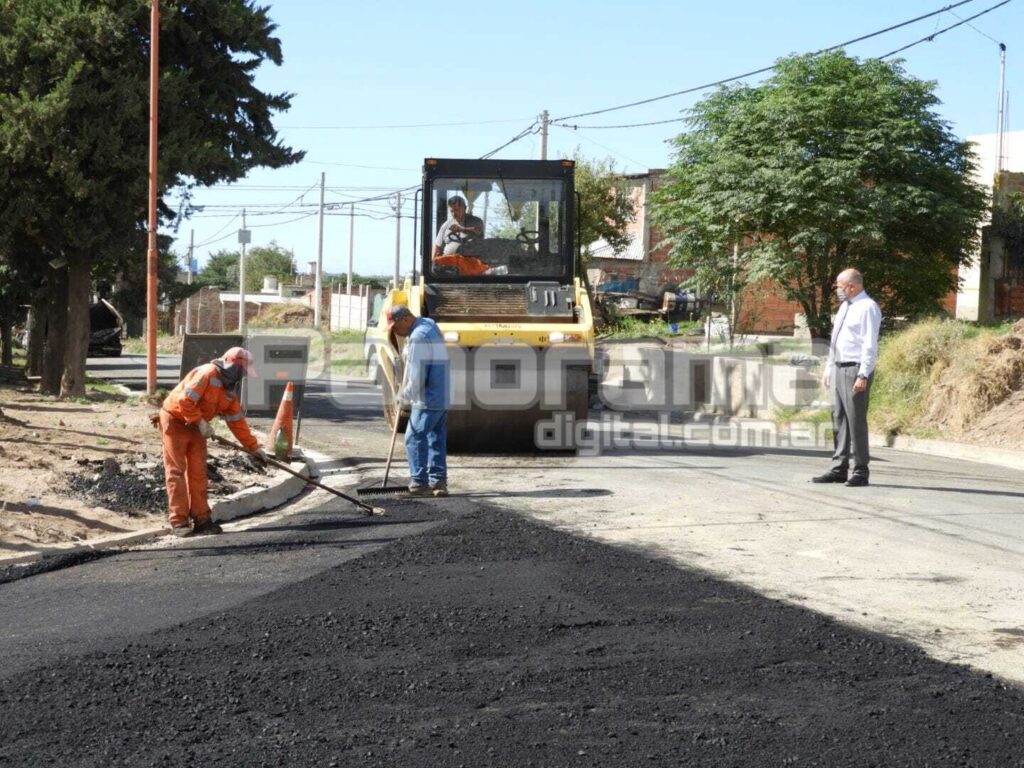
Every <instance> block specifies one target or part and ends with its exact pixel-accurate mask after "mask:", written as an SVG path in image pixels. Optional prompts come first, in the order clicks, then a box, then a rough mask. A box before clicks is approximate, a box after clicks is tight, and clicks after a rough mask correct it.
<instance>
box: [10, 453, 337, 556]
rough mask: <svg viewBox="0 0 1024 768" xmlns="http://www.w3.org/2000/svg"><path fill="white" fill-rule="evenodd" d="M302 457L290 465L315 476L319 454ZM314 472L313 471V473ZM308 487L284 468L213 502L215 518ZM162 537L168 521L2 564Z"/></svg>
mask: <svg viewBox="0 0 1024 768" xmlns="http://www.w3.org/2000/svg"><path fill="white" fill-rule="evenodd" d="M296 450H297V451H298V452H299V454H300V455H299V457H298V458H297V459H296V460H294V461H292V462H290V463H289V466H290V467H291V468H292V470H294V471H295V472H298V473H299V474H301V475H302V477H303V478H305V477H311V476H313V477H315V467H316V465H317V463H318V461H319V460H320V459H322V458H324V457H320V456H318V455H315V454H313V453H311V452H304V451H302V450H301V449H299V448H296ZM311 473H313V474H312V475H311ZM305 488H306V483H305V481H304V480H303V479H302V478H299V477H295V476H294V475H290V474H288V473H287V472H284V471H282V470H277V471H276V472H275V473H274V475H273V476H272V478H271V482H270V485H269V486H268V487H266V488H245V489H243V490H241V491H239V492H238V493H234V494H232V495H231V496H228V497H227V498H224V499H221V500H220V501H216V502H214V503H213V504H212V505H211V509H212V512H213V519H214V520H215V521H217V522H220V523H223V522H227V521H229V520H234V519H236V518H239V517H244V516H246V515H252V514H255V513H257V512H263V511H265V510H269V509H273V508H275V507H279V506H281V505H282V504H284V503H285V502H287V501H290V500H291V499H293V498H295V497H296V496H298V495H299V494H300V493H302V491H303V490H304V489H305ZM162 536H170V529H169V528H168V526H167V522H166V520H163V521H162V522H161V524H160V525H158V526H156V525H154V526H153V527H151V528H146V529H144V530H140V531H132V532H131V533H122V534H117V535H114V536H106V537H103V538H97V539H91V540H89V541H87V542H82V543H75V544H54V545H50V546H39V547H37V548H36V549H34V550H33V551H31V552H26V553H24V554H18V555H12V556H10V557H4V556H2V555H0V567H5V566H10V565H24V564H27V563H32V562H35V561H37V560H40V559H42V558H46V557H53V556H58V555H59V556H67V555H72V554H75V553H79V552H98V551H103V550H107V549H118V548H121V547H127V546H133V545H137V544H143V543H145V542H148V541H152V540H154V539H158V538H160V537H162Z"/></svg>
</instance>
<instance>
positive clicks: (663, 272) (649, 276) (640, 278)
mask: <svg viewBox="0 0 1024 768" xmlns="http://www.w3.org/2000/svg"><path fill="white" fill-rule="evenodd" d="M664 173H665V171H664V169H660V168H655V169H651V170H650V171H648V172H647V173H641V174H630V175H628V176H626V177H625V179H626V181H627V183H628V184H629V187H630V193H631V195H632V197H633V205H634V209H635V211H636V217H635V219H634V221H633V222H632V223H631V224H630V225H629V226H628V227H627V228H626V232H627V234H628V235H629V236H630V244H629V246H628V247H627V248H626V250H625V251H624V252H622V253H618V254H617V253H615V252H614V251H612V249H611V246H609V245H608V243H606V242H605V241H603V240H598V241H597V242H596V243H592V244H591V245H590V246H589V248H588V252H589V254H590V266H589V269H588V270H587V273H588V274H587V276H588V278H590V284H591V285H592V286H594V287H595V289H598V290H599V289H600V285H601V283H605V284H607V283H621V282H623V281H630V280H633V281H636V282H637V288H636V290H638V291H639V292H641V293H647V294H652V295H660V291H661V289H662V288H663V287H665V286H668V285H677V284H678V283H680V282H682V281H683V280H686V279H687V278H688V277H689V276H690V275H691V274H692V273H691V272H690V271H689V270H686V269H680V268H678V267H673V266H672V265H671V264H669V263H668V257H669V249H668V247H667V246H666V245H665V244H664V242H663V240H664V238H663V237H662V236H661V234H660V233H659V232H658V230H657V228H656V227H655V226H654V225H653V224H651V223H650V197H651V194H652V193H653V192H654V191H655V190H657V189H658V188H659V186H660V182H661V177H662V175H663V174H664ZM740 306H741V311H740V323H739V327H740V328H742V329H743V330H744V331H765V332H770V333H792V332H793V331H794V328H795V327H796V325H797V320H796V317H797V315H799V314H801V313H802V309H801V307H800V305H799V304H797V303H795V302H791V301H787V300H786V299H785V298H784V297H783V295H782V293H781V291H780V290H779V289H778V288H777V287H775V286H771V285H760V286H754V287H751V288H749V289H747V292H746V296H744V297H742V298H741V301H740Z"/></svg>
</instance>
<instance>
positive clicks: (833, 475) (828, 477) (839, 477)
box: [811, 472, 846, 483]
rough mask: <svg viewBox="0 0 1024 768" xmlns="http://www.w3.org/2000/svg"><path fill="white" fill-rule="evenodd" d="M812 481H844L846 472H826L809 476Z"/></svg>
mask: <svg viewBox="0 0 1024 768" xmlns="http://www.w3.org/2000/svg"><path fill="white" fill-rule="evenodd" d="M811 482H812V483H845V482H846V473H845V472H826V473H825V474H824V475H818V476H817V477H812V478H811Z"/></svg>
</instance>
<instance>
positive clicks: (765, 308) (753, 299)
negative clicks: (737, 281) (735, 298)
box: [738, 283, 804, 333]
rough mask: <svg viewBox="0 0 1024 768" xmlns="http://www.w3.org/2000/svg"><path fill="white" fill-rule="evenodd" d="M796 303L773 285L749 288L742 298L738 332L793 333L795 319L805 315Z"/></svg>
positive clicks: (758, 285) (767, 284)
mask: <svg viewBox="0 0 1024 768" xmlns="http://www.w3.org/2000/svg"><path fill="white" fill-rule="evenodd" d="M803 311H804V310H803V307H801V306H800V305H799V304H798V303H797V302H795V301H789V300H788V299H786V297H785V296H784V295H783V293H782V289H781V288H779V287H778V286H776V285H774V284H771V283H758V284H756V285H750V286H747V288H746V289H745V290H744V291H743V294H742V295H741V298H740V319H739V328H738V330H740V331H743V332H751V331H760V332H763V333H792V332H793V327H794V318H795V316H796V315H797V314H798V313H799V314H802V313H803Z"/></svg>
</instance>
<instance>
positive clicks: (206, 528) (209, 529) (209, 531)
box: [195, 519, 224, 536]
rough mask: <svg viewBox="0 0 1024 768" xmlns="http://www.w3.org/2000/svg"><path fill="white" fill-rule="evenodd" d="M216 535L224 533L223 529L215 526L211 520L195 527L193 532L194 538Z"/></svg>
mask: <svg viewBox="0 0 1024 768" xmlns="http://www.w3.org/2000/svg"><path fill="white" fill-rule="evenodd" d="M218 533H224V529H223V528H221V527H220V526H219V525H217V523H215V522H213V520H212V519H211V520H207V521H206V522H204V523H200V524H199V525H197V526H196V530H195V534H196V536H212V535H214V534H218Z"/></svg>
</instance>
